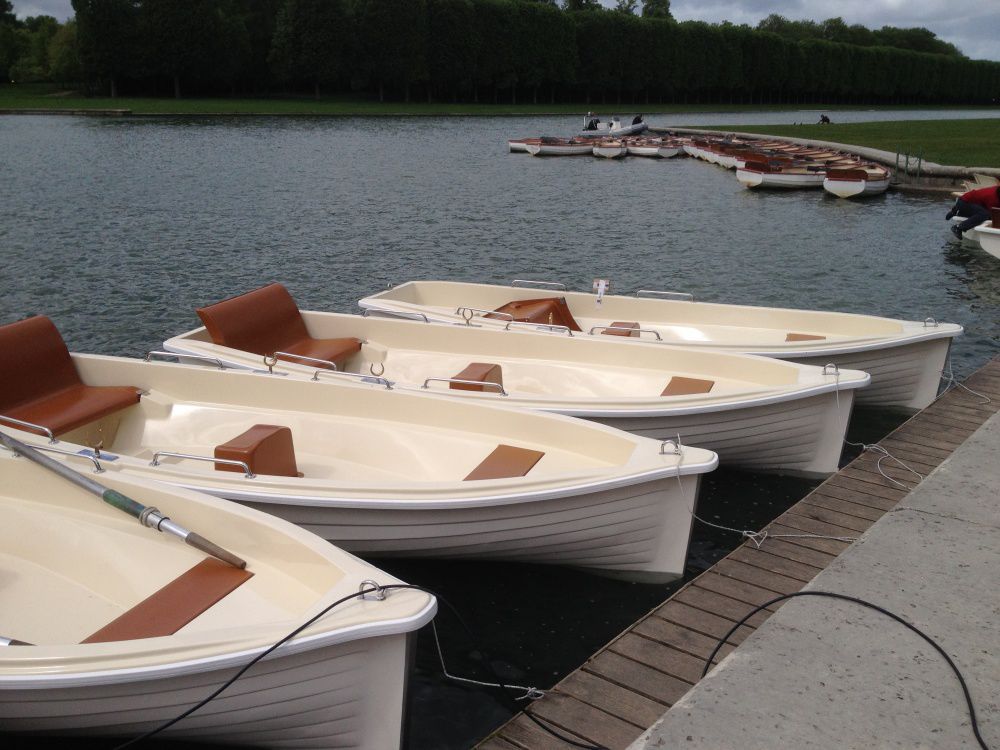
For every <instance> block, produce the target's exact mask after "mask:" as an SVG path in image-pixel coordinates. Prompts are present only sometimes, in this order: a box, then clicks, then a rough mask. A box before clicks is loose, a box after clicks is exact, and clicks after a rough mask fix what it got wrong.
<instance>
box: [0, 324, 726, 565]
mask: <svg viewBox="0 0 1000 750" xmlns="http://www.w3.org/2000/svg"><path fill="white" fill-rule="evenodd" d="M46 324H47V326H49V327H51V329H52V332H54V334H55V337H56V340H57V341H58V346H61V347H62V352H63V354H62V355H60V353H59V352H58V351H53V349H57V348H58V346H57V345H56V344H54V343H53V341H52V333H47V334H46V333H45V332H44V331H42V330H41V329H43V328H44V327H45V326H46ZM29 329H30V330H29ZM28 340H31V341H32V345H31V347H30V349H28V348H25V346H24V345H23V342H26V341H28ZM311 341H312V342H313V343H314V344H316V345H322V344H323V342H322V341H318V340H314V339H311ZM19 342H21V345H19ZM63 358H65V360H68V362H67V363H64V362H63ZM46 366H47V367H48V368H49V370H52V371H59V372H66V371H67V370H68V371H69V375H71V376H72V377H74V378H76V379H77V382H78V383H79V385H73V386H71V388H75V389H81V388H82V389H84V390H83V391H81V393H82V395H81V396H79V397H75V401H74V403H75V409H74V410H73V411H72V412H70V413H68V414H67V413H66V409H64V408H60V407H61V406H62V405H63V402H62V400H61V397H60V396H59V392H55V393H49V392H48V391H47V390H45V389H46V388H48V387H49V386H51V381H46V380H45V379H41V378H38V379H36V380H37V382H35V381H29V383H28V384H27V385H23V384H22V385H21V386H20V387H19V388H12V389H11V390H12V391H13V392H15V393H18V392H19V393H21V396H22V398H21V402H20V403H17V402H15V403H4V402H3V401H0V414H3V415H4V419H6V420H7V421H8V423H10V419H11V418H13V419H16V420H20V421H21V424H22V425H24V424H25V423H30V424H32V425H36V426H38V427H35V428H29V427H25V428H24V429H26V430H28V431H30V432H33V433H35V435H32V436H29V437H26V438H25V441H26V442H28V440H29V439H30V440H32V441H35V442H37V441H43V440H45V438H43V437H40V436H38V433H41V432H42V431H43V430H44V429H45V428H48V429H49V430H51V431H52V432H53V433H55V434H56V436H57V437H58V438H59V440H60V443H62V444H63V447H65V448H66V449H68V450H70V451H71V452H77V451H80V450H86V449H87V447H88V446H93V445H97V444H99V443H101V444H103V448H102V451H103V452H104V453H107V454H111V455H113V456H115V457H116V458H115V459H114V460H109V461H107V462H106V464H105V466H106V468H107V470H108V473H109V474H116V475H117V474H119V473H120V474H127V475H129V476H138V477H142V478H147V479H158V480H160V481H163V482H167V483H169V484H174V485H179V486H183V487H187V488H191V489H197V490H201V491H203V492H207V493H209V494H213V495H216V496H219V497H224V498H227V499H230V500H237V501H239V502H242V503H245V504H248V505H251V506H253V507H256V508H258V509H262V510H267V511H268V512H270V513H273V514H275V515H277V516H280V517H282V518H284V519H286V520H289V521H292V522H294V523H296V524H299V525H300V526H304V527H306V528H307V529H309V530H310V531H313V532H314V533H317V534H319V535H320V536H322V537H323V538H325V539H329V540H330V541H333V542H335V543H336V544H337V545H338V546H341V547H343V548H344V549H347V550H348V551H352V552H358V553H364V554H373V555H374V554H378V555H395V556H424V557H474V558H492V559H509V560H518V561H524V562H539V563H552V564H563V565H573V566H577V567H582V568H589V569H595V570H599V571H600V572H602V573H606V574H614V575H620V576H623V577H630V578H635V579H640V578H641V579H648V580H671V579H673V578H676V577H677V576H679V575H680V574H681V573H682V572H683V569H684V561H685V556H686V553H687V544H688V537H689V534H690V530H691V513H692V511H693V509H694V505H695V499H696V496H697V489H698V483H699V477H700V475H701V474H703V473H705V472H707V471H711V470H712V469H713V468H715V466H716V464H717V463H718V459H717V457H716V456H715V454H714V453H711V452H709V451H705V450H701V449H698V448H688V447H684V448H683V449H682V450H681V452H680V453H677V454H675V453H673V452H672V451H671V450H665V449H664V448H663V447H662V446H661V444H660V443H659V442H658V441H655V440H649V439H646V438H642V437H636V436H634V435H629V434H628V433H625V432H621V431H619V430H613V429H611V428H609V427H605V426H602V425H597V424H592V423H588V422H582V421H579V420H575V419H570V418H567V417H562V416H557V415H551V414H542V413H537V412H529V411H523V410H519V409H512V408H505V407H500V406H492V405H485V404H479V403H470V402H467V401H459V400H458V399H454V398H447V397H443V396H434V395H416V394H412V393H401V392H397V391H396V390H395V389H391V386H390V384H389V382H388V381H387V380H385V379H383V378H371V377H369V378H368V379H367V381H368V382H364V381H362V379H360V378H344V377H342V376H341V377H337V374H336V373H330V375H329V377H328V378H327V379H328V380H330V381H331V382H329V383H326V384H325V385H324V386H322V387H319V386H318V385H317V383H316V382H312V381H310V380H304V379H303V380H300V379H293V378H290V377H263V376H261V375H258V374H255V373H250V372H236V371H232V370H216V369H207V368H202V367H191V366H185V365H174V364H166V363H158V362H143V361H140V360H131V359H124V358H120V357H103V356H97V355H80V354H77V355H72V357H71V356H70V355H69V354H68V353H66V352H65V345H63V344H62V343H61V339H59V338H58V333H57V332H55V329H54V327H53V326H52V324H51V322H50V321H48V319H47V318H37V317H36V318H29V319H28V320H27V321H22V322H21V323H15V324H11V325H8V326H4V327H3V328H0V369H2V371H3V372H6V373H10V372H16V371H18V368H20V370H21V371H25V370H26V371H27V372H28V373H29V374H30V373H31V372H40V371H42V368H43V367H46ZM347 379H349V380H351V381H352V383H350V384H347V383H345V382H343V381H344V380H347ZM22 380H23V378H22ZM95 388H96V390H94V389H95ZM25 391H28V392H29V398H28V399H27V400H25V399H24V398H23V394H24V392H25ZM136 393H141V394H142V395H141V397H140V396H137V395H136ZM119 395H120V396H121V399H122V400H121V401H116V399H119ZM126 396H127V397H128V399H127V400H126V399H125V397H126ZM109 400H111V401H113V402H114V403H113V404H112V405H113V406H114V408H113V409H112V410H110V411H108V410H107V409H103V408H99V407H103V405H104V404H105V402H107V401H109ZM25 434H28V433H27V432H26V433H25ZM76 460H78V459H76ZM258 461H259V462H260V463H258Z"/></svg>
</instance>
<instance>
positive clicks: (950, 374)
mask: <svg viewBox="0 0 1000 750" xmlns="http://www.w3.org/2000/svg"><path fill="white" fill-rule="evenodd" d="M941 379H942V380H944V381H945V382H946V383H947V385H946V386H945V387H944V390H943V391H941V395H944V394H945V393H947V392H948V391H950V390H951V389H952V388H961V389H962V390H963V391H968V392H969V393H971V394H972V395H973V396H977V397H979V398H981V399H983V400H982V401H980V402H979V403H980V404H981V405H986V404H991V403H993V401H992V399H990V397H989V396H987V395H986V394H985V393H980V392H979V391H974V390H972V389H971V388H969V386H967V385H965V383H960V382H959V381H958V380H956V379H955V371H954V370H953V369H952V367H951V349H949V350H948V371H947V372H945V371H944V370H942V371H941Z"/></svg>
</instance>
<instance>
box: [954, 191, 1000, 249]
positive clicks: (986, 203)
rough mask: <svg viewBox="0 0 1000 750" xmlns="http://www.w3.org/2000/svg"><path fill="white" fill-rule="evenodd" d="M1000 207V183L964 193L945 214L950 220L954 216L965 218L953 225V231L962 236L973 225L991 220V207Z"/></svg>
mask: <svg viewBox="0 0 1000 750" xmlns="http://www.w3.org/2000/svg"><path fill="white" fill-rule="evenodd" d="M991 208H1000V185H997V186H996V187H984V188H978V189H977V190H970V191H969V192H967V193H963V194H962V196H961V197H959V198H958V199H957V200H956V201H955V205H954V206H952V208H951V210H950V211H949V212H948V213H947V214H946V215H945V218H946V219H947V220H948V221H951V217H952V216H962V217H964V218H965V221H963V222H962V223H960V224H955V225H953V226H952V228H951V231H952V234H954V235H955V236H956V237H961V236H962V232H968V231H969V230H970V229H972V228H973V227H978V226H979V225H980V224H982V223H983V222H984V221H990V219H991V216H990V209H991Z"/></svg>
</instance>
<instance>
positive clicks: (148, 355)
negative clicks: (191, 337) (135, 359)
mask: <svg viewBox="0 0 1000 750" xmlns="http://www.w3.org/2000/svg"><path fill="white" fill-rule="evenodd" d="M153 357H173V358H174V359H200V360H202V361H204V362H212V363H213V364H214V365H215V366H216V367H218V368H219V369H220V370H225V369H226V365H225V363H224V362H223V361H222V360H221V359H219V358H218V357H206V356H205V355H204V354H182V353H181V352H161V351H151V352H146V356H145V357H143V358H142V361H143V362H149V361H150V360H151V359H152V358H153Z"/></svg>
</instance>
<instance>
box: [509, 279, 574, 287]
mask: <svg viewBox="0 0 1000 750" xmlns="http://www.w3.org/2000/svg"><path fill="white" fill-rule="evenodd" d="M510 285H511V286H539V287H546V288H549V289H565V288H566V285H565V284H563V283H562V282H561V281H532V280H531V279H514V280H513V281H512V282H510Z"/></svg>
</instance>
